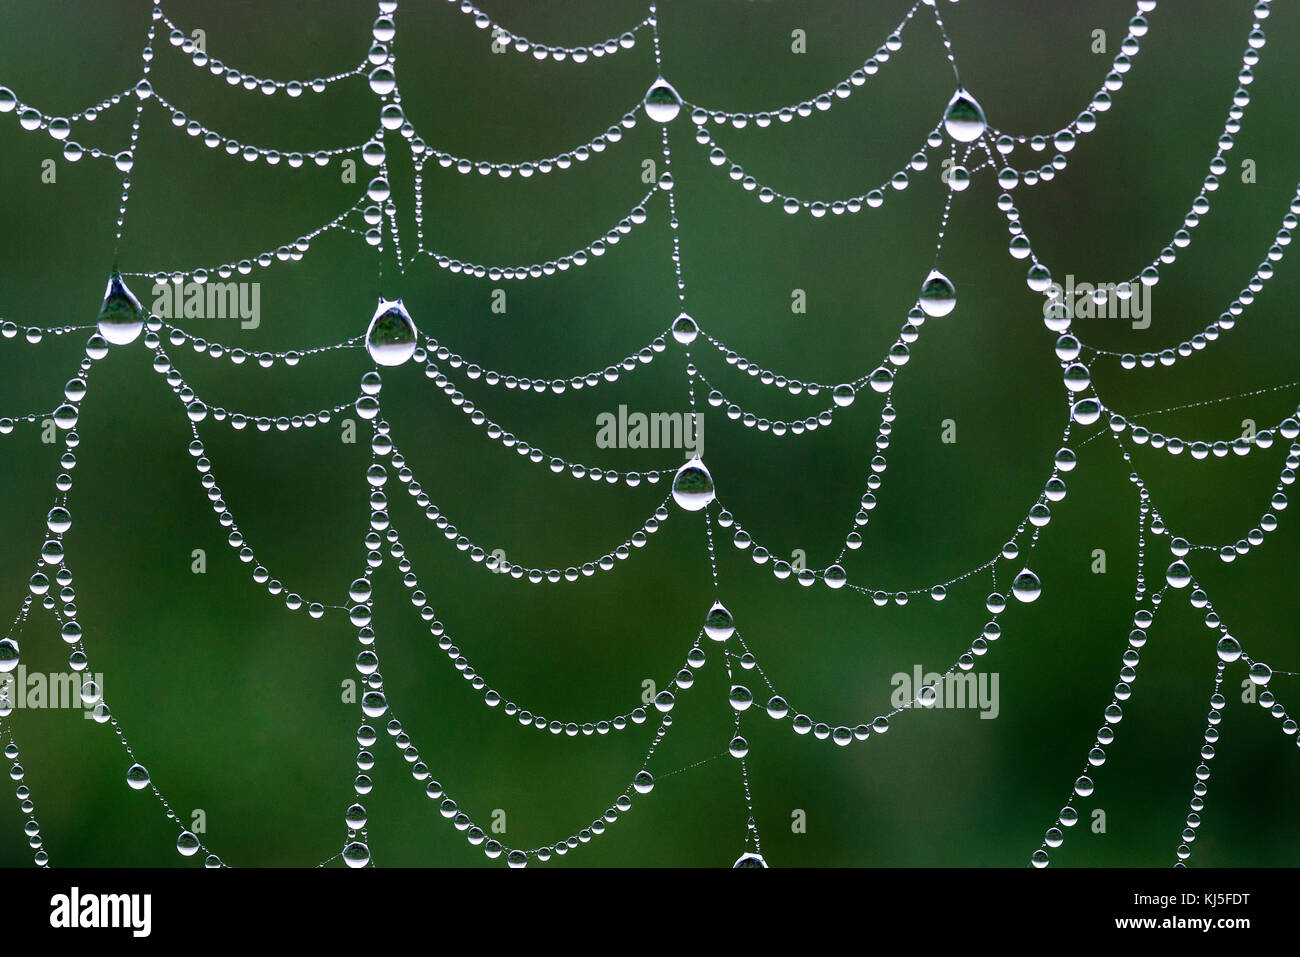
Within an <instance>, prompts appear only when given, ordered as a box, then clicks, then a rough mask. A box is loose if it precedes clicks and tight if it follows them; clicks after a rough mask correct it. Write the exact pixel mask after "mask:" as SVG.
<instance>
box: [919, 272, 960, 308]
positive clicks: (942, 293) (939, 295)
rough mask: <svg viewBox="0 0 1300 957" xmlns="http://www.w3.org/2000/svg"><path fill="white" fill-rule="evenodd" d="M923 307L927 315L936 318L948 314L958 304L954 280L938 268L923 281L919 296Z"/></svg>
mask: <svg viewBox="0 0 1300 957" xmlns="http://www.w3.org/2000/svg"><path fill="white" fill-rule="evenodd" d="M918 299H919V301H920V303H921V309H922V310H924V311H925V314H926V315H927V316H934V317H935V318H936V319H938V318H941V317H943V316H946V315H948V313H950V312H952V311H953V309H954V308H956V306H957V290H955V289H954V288H953V286H952V282H951V281H950V280H949V279H948V277H947V276H945V275H944V274H943V273H941V272H939V270H937V269H931V270H930V275H928V276H926V277H925V282H923V283H921V295H920V296H919V297H918Z"/></svg>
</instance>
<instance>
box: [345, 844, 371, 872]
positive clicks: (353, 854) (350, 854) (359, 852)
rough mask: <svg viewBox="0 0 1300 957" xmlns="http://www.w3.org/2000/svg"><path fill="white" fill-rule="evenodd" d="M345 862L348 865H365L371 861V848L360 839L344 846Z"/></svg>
mask: <svg viewBox="0 0 1300 957" xmlns="http://www.w3.org/2000/svg"><path fill="white" fill-rule="evenodd" d="M343 862H344V863H345V864H347V866H348V867H365V866H366V865H367V864H369V863H370V848H368V847H366V845H364V844H362V843H361V842H360V841H353V842H352V843H351V844H349V845H348V846H347V847H345V848H343Z"/></svg>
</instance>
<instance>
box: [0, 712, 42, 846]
mask: <svg viewBox="0 0 1300 957" xmlns="http://www.w3.org/2000/svg"><path fill="white" fill-rule="evenodd" d="M4 713H5V714H6V715H7V714H8V713H9V712H8V711H7V710H6V711H5V712H4ZM0 734H2V735H3V736H4V737H5V738H7V739H8V742H9V743H8V744H6V745H5V752H4V753H5V758H6V759H8V761H9V762H10V764H9V780H11V781H13V782H15V783H16V784H17V785H18V786H17V787H16V788H15V789H14V797H15V798H16V799H17V800H18V809H19V810H20V811H21V812H22V813H23V814H25V815H26V816H27V821H26V823H25V824H24V825H23V833H24V834H25V835H26V836H27V846H28V847H30V848H31V849H32V850H33V851H35V852H36V853H35V854H34V855H33V860H34V861H35V862H36V866H37V867H47V866H48V865H49V863H50V853H49V851H47V850H46V849H45V841H44V839H43V838H42V837H41V825H40V822H39V821H37V820H36V803H35V802H34V801H33V800H32V789H31V788H30V787H29V786H28V785H27V770H26V769H25V768H24V767H23V766H22V764H20V763H19V758H20V757H21V755H20V754H19V751H18V742H17V741H16V740H15V739H14V730H13V727H12V725H11V723H10V722H9V721H7V720H0Z"/></svg>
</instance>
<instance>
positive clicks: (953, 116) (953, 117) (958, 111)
mask: <svg viewBox="0 0 1300 957" xmlns="http://www.w3.org/2000/svg"><path fill="white" fill-rule="evenodd" d="M987 125H988V123H987V122H986V121H985V119H984V111H983V110H982V109H980V105H979V103H978V101H976V99H975V97H973V96H971V95H970V94H969V93H967V92H966V90H965V88H964V87H960V86H959V87H957V92H956V93H954V94H953V95H952V99H951V100H949V101H948V109H947V111H946V112H945V113H944V114H943V128H944V129H945V130H947V131H948V135H949V136H951V137H952V138H953V139H954V140H956V141H957V142H958V143H971V142H974V141H975V140H977V139H979V138H980V137H981V136H983V135H984V130H985V128H986V127H987Z"/></svg>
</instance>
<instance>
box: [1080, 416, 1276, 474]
mask: <svg viewBox="0 0 1300 957" xmlns="http://www.w3.org/2000/svg"><path fill="white" fill-rule="evenodd" d="M1101 407H1102V409H1104V410H1105V409H1106V406H1105V405H1102V406H1101ZM1107 411H1110V410H1107ZM1298 414H1300V410H1298ZM1108 424H1109V428H1110V431H1111V432H1113V433H1115V434H1117V435H1118V434H1120V433H1123V432H1128V433H1129V435H1130V437H1131V438H1132V439H1133V442H1134V443H1135V444H1137V445H1147V444H1150V446H1151V447H1152V448H1153V449H1164V450H1165V451H1166V452H1168V453H1169V454H1170V455H1181V454H1182V453H1183V452H1184V451H1186V452H1187V453H1188V454H1189V455H1190V456H1191V457H1192V458H1193V459H1196V460H1198V461H1199V460H1202V459H1206V458H1209V457H1210V456H1211V455H1213V456H1214V457H1215V458H1216V459H1221V458H1225V457H1227V455H1228V453H1229V452H1231V453H1233V454H1234V455H1237V456H1245V455H1249V454H1250V453H1251V451H1253V450H1254V449H1268V448H1272V446H1273V439H1274V433H1275V432H1276V433H1279V434H1281V435H1282V437H1283V438H1288V439H1293V438H1295V437H1296V436H1297V435H1300V423H1297V422H1296V419H1295V418H1294V417H1292V416H1287V417H1286V418H1284V419H1282V420H1280V421H1279V422H1278V423H1277V424H1276V425H1273V426H1269V427H1268V428H1264V429H1261V430H1259V431H1258V432H1256V433H1255V435H1254V437H1253V438H1246V437H1244V436H1241V435H1238V436H1236V437H1234V438H1232V439H1219V440H1217V441H1216V440H1208V441H1204V440H1191V439H1183V438H1179V437H1178V436H1175V435H1164V434H1163V433H1160V432H1156V433H1152V432H1151V431H1150V430H1149V429H1147V428H1146V427H1145V426H1141V425H1132V426H1131V425H1130V424H1129V422H1128V420H1127V419H1126V418H1125V417H1124V416H1122V415H1119V414H1118V413H1115V412H1111V415H1110V419H1109V423H1108Z"/></svg>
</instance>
